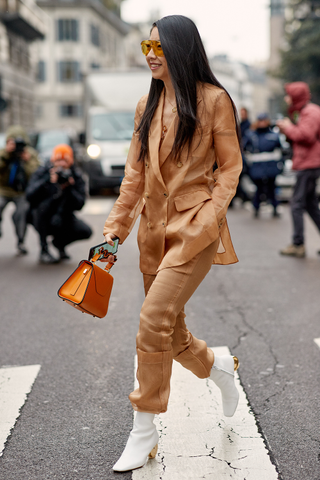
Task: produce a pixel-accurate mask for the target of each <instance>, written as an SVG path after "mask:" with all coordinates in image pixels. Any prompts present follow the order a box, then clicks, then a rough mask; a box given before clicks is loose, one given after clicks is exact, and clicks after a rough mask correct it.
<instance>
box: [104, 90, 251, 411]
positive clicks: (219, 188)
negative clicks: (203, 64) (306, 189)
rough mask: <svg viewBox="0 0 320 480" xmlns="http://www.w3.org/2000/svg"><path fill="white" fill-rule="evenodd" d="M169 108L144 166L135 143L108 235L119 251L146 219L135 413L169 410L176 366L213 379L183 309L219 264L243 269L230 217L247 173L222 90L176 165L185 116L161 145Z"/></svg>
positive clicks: (206, 99)
mask: <svg viewBox="0 0 320 480" xmlns="http://www.w3.org/2000/svg"><path fill="white" fill-rule="evenodd" d="M146 102H147V96H145V97H142V99H141V100H140V101H139V103H138V106H137V110H136V115H135V131H136V129H137V126H138V125H139V122H140V119H141V116H142V114H143V112H144V109H145V106H146ZM163 103H164V94H163V93H162V95H161V97H160V100H159V104H158V107H157V109H156V111H155V114H154V117H153V120H152V123H151V128H150V132H149V155H148V158H147V159H145V161H140V162H137V158H138V156H139V151H140V144H139V136H138V134H137V133H136V132H135V133H134V134H133V138H132V142H131V146H130V150H129V154H128V159H127V164H126V170H125V178H124V180H123V182H122V185H121V189H120V196H119V198H118V200H117V201H116V202H115V204H114V207H113V209H112V211H111V213H110V215H109V217H108V219H107V221H106V223H105V226H104V230H103V233H104V234H106V233H109V232H112V233H113V234H115V235H117V236H118V237H119V239H120V243H122V242H123V241H124V240H125V238H126V237H127V236H128V234H129V233H130V231H131V229H132V227H133V225H134V223H135V221H136V219H137V217H138V216H139V214H141V220H140V226H139V231H138V245H139V249H140V254H141V255H140V269H141V271H142V272H143V274H144V283H145V292H146V299H145V302H144V304H143V306H142V310H141V315H140V327H139V333H138V335H137V352H138V374H137V377H138V380H139V385H140V386H139V389H137V390H136V391H135V392H132V393H131V395H130V397H129V398H130V400H131V402H132V405H133V407H134V408H135V409H136V410H140V411H144V412H151V413H160V412H163V411H165V410H166V408H167V402H168V398H169V391H170V376H171V366H172V359H173V358H174V359H176V360H177V361H180V363H182V365H184V366H185V367H186V368H188V369H190V370H191V371H193V372H194V373H195V374H196V375H197V376H199V377H200V378H204V377H208V376H209V374H210V369H211V367H212V364H213V354H212V352H211V350H209V349H208V348H207V346H206V343H205V342H204V341H202V340H198V339H196V338H195V337H194V336H192V335H191V333H190V332H189V331H188V330H187V328H186V325H185V323H184V318H185V314H184V305H185V303H186V302H187V301H188V299H189V298H190V297H191V295H192V293H193V292H194V291H195V289H196V288H197V286H198V285H199V284H200V283H201V281H202V280H203V278H204V277H205V275H206V274H207V272H208V271H209V269H210V265H212V263H219V264H230V263H235V262H237V261H238V259H237V256H236V254H235V252H234V249H233V245H232V242H231V238H230V234H229V230H228V225H227V221H226V212H227V208H228V205H229V203H230V201H231V199H232V198H233V196H234V194H235V192H236V188H237V184H238V178H239V175H240V172H241V169H242V159H241V153H240V148H239V143H238V140H237V136H236V131H235V120H234V114H233V110H232V106H231V102H230V99H229V97H228V95H227V94H226V93H225V92H224V91H223V90H222V89H220V88H218V87H215V86H213V85H209V84H205V85H201V86H199V88H198V107H197V116H198V118H199V120H200V126H199V127H198V128H197V130H196V133H195V135H194V137H193V140H192V144H191V148H190V150H189V152H188V147H185V148H184V149H183V151H182V153H181V155H180V156H179V158H175V159H173V158H172V155H171V149H172V145H173V142H174V138H175V133H176V128H177V125H178V116H176V118H175V120H174V121H173V122H172V124H171V125H170V126H169V127H168V130H167V133H166V136H165V138H164V140H163V142H162V143H161V145H160V140H161V132H162V111H163ZM159 147H160V148H159ZM215 164H216V166H217V168H216V169H215V170H214V171H213V166H214V165H215ZM167 285H169V288H166V286H167Z"/></svg>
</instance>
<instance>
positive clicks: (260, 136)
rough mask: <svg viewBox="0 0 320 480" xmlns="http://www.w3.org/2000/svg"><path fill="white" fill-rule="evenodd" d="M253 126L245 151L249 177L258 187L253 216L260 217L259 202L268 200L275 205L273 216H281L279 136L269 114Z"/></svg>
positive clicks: (281, 161) (281, 164)
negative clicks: (278, 181)
mask: <svg viewBox="0 0 320 480" xmlns="http://www.w3.org/2000/svg"><path fill="white" fill-rule="evenodd" d="M251 128H252V130H250V131H248V132H247V133H246V137H245V141H244V152H245V157H246V160H247V164H248V173H249V176H250V178H251V180H252V181H253V183H254V184H255V185H256V187H257V189H256V192H255V195H254V197H253V200H252V204H253V207H254V215H255V217H258V216H259V209H260V204H261V202H262V201H266V202H270V203H271V205H272V206H273V216H274V217H279V212H278V210H277V206H278V204H279V201H278V199H277V197H276V183H275V182H276V177H277V175H279V174H280V173H281V172H282V171H283V165H284V160H283V153H282V145H281V142H280V136H279V133H278V132H275V131H273V130H272V129H271V128H270V117H269V114H268V113H260V114H259V115H258V116H257V121H256V122H255V124H254V125H252V126H251Z"/></svg>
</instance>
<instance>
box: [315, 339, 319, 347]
mask: <svg viewBox="0 0 320 480" xmlns="http://www.w3.org/2000/svg"><path fill="white" fill-rule="evenodd" d="M314 341H315V342H316V344H317V345H318V347H319V348H320V338H315V339H314Z"/></svg>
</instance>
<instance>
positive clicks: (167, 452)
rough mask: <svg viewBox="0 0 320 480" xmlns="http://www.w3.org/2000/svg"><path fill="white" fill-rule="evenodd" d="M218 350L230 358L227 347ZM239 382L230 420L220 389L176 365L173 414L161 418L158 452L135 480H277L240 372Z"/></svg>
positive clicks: (136, 473) (170, 411)
mask: <svg viewBox="0 0 320 480" xmlns="http://www.w3.org/2000/svg"><path fill="white" fill-rule="evenodd" d="M213 351H214V352H215V353H216V354H217V355H228V354H230V351H229V349H228V348H227V347H215V348H213ZM240 361H241V359H240ZM240 368H241V366H240ZM236 384H237V387H238V389H239V392H240V401H239V406H238V409H237V411H236V413H235V415H234V416H233V417H232V418H227V417H224V416H223V413H222V405H221V398H220V390H219V389H218V388H217V387H216V386H215V385H214V384H213V382H212V381H211V380H208V379H207V380H201V379H199V378H197V377H196V376H195V375H193V374H192V373H191V372H189V371H188V370H186V369H184V368H183V367H182V366H181V365H180V364H179V363H177V362H173V373H172V379H171V393H170V401H169V406H168V410H167V412H166V413H164V414H160V415H156V417H155V423H156V426H157V429H158V432H159V436H160V439H159V448H158V454H157V456H156V458H155V459H154V460H149V461H148V462H147V464H146V465H145V466H144V467H143V468H140V469H137V470H134V471H133V472H132V479H133V480H143V479H145V480H158V479H159V478H163V479H165V478H167V479H168V480H184V479H186V480H197V479H201V478H214V479H215V480H225V479H226V478H228V479H231V480H243V479H244V478H245V479H246V480H276V479H277V478H278V474H277V472H276V469H275V466H274V465H273V464H272V463H271V461H270V457H269V455H268V451H267V448H266V446H265V443H264V440H263V438H262V436H261V434H260V433H259V431H258V428H257V424H256V422H255V418H254V415H253V414H252V412H251V411H250V407H249V405H248V401H247V398H246V395H245V392H244V390H243V389H242V387H241V385H240V382H239V377H238V375H237V374H236ZM135 388H137V381H136V383H135Z"/></svg>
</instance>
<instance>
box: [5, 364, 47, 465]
mask: <svg viewBox="0 0 320 480" xmlns="http://www.w3.org/2000/svg"><path fill="white" fill-rule="evenodd" d="M39 370H40V365H28V366H24V367H10V368H9V367H8V368H0V456H1V455H2V454H3V450H4V446H5V443H6V441H7V438H8V437H9V435H10V433H11V430H12V429H13V427H14V425H15V423H16V420H17V418H18V417H19V415H20V410H21V408H22V406H23V405H24V403H25V401H26V399H27V395H28V393H30V391H31V388H32V385H33V383H34V381H35V379H36V377H37V375H38V373H39Z"/></svg>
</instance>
